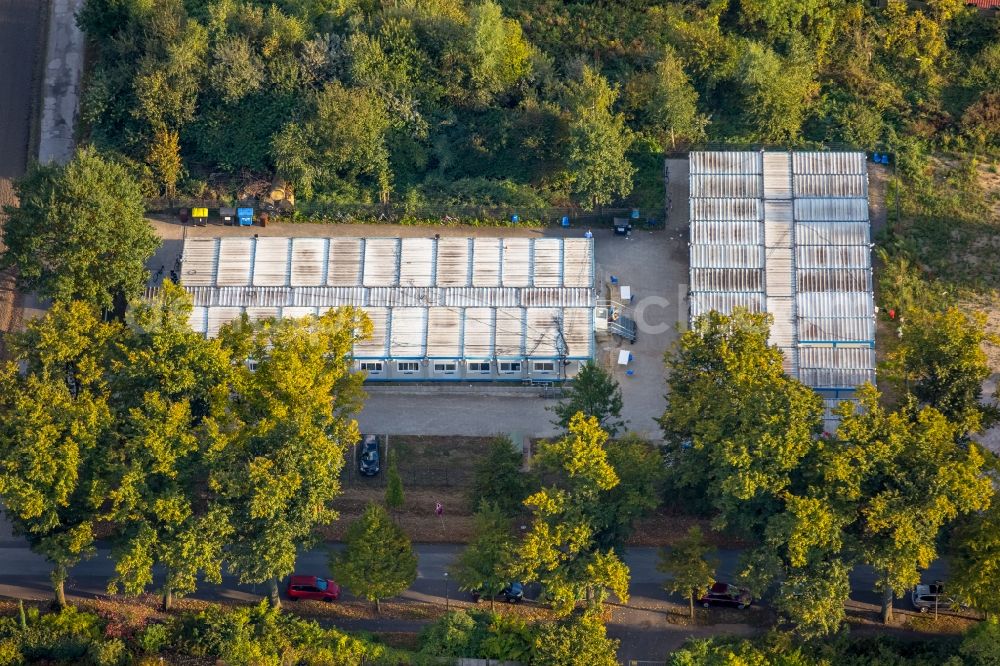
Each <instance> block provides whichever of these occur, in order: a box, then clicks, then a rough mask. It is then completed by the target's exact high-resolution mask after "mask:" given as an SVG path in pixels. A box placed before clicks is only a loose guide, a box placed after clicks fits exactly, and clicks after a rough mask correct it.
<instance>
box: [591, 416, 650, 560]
mask: <svg viewBox="0 0 1000 666" xmlns="http://www.w3.org/2000/svg"><path fill="white" fill-rule="evenodd" d="M606 451H607V454H608V462H609V463H610V464H611V467H612V468H613V469H614V470H615V474H616V475H617V476H618V485H617V486H615V487H614V488H612V489H611V490H609V491H608V492H607V493H606V494H605V495H604V497H602V498H601V501H600V502H599V503H598V504H597V506H596V507H595V508H594V511H593V514H592V515H593V519H594V530H595V531H594V540H595V542H596V543H597V545H598V546H599V547H600V548H614V549H619V548H622V547H624V546H625V542H626V541H628V538H629V536H631V534H632V531H633V529H634V528H635V522H636V521H637V520H638V519H639V518H642V517H643V516H646V515H648V514H649V513H651V512H652V511H654V510H656V508H657V507H659V506H660V502H661V501H662V499H663V484H664V480H665V479H666V476H667V470H666V467H665V466H664V464H663V456H661V455H660V452H659V450H658V449H657V447H656V446H654V445H653V444H651V443H650V442H648V441H646V440H645V439H643V438H642V437H640V436H639V435H636V434H635V433H627V434H626V435H625V436H624V437H622V438H620V439H618V440H615V441H614V442H611V443H610V444H609V445H608V446H607V447H606Z"/></svg>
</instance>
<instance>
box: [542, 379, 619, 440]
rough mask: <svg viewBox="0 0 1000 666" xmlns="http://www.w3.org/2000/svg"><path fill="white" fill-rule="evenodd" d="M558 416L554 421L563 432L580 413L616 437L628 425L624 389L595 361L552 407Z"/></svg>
mask: <svg viewBox="0 0 1000 666" xmlns="http://www.w3.org/2000/svg"><path fill="white" fill-rule="evenodd" d="M549 409H551V411H552V412H554V413H555V415H556V417H557V418H556V420H555V421H554V422H553V423H554V425H557V426H559V427H561V428H563V429H565V428H567V427H568V426H569V422H570V419H572V418H573V416H574V415H575V414H576V413H577V412H583V413H584V414H586V415H587V416H593V417H595V418H596V419H597V421H598V423H599V424H600V426H601V428H603V429H604V430H605V431H606V432H607V433H608V434H609V435H610V436H612V437H614V436H615V434H617V433H618V430H619V429H621V428H623V427H624V426H625V422H624V421H622V419H621V412H622V390H621V387H620V386H618V382H617V381H616V380H615V378H614V377H612V376H611V373H610V372H608V371H607V370H605V369H604V368H602V367H601V366H599V365H598V364H597V363H594V362H593V361H588V362H587V363H584V364H583V366H582V367H581V368H580V372H579V373H578V374H577V375H576V377H574V378H573V381H572V382H570V384H569V388H568V389H567V390H566V397H565V398H564V399H563V400H562V401H561V402H560V403H559V404H558V405H556V406H554V407H551V408H549Z"/></svg>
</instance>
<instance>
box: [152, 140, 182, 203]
mask: <svg viewBox="0 0 1000 666" xmlns="http://www.w3.org/2000/svg"><path fill="white" fill-rule="evenodd" d="M146 163H147V164H148V165H149V166H150V168H152V169H153V173H154V174H155V176H156V179H157V181H158V182H159V183H160V185H162V186H163V193H164V194H165V195H166V196H167V197H170V198H172V197H173V196H174V195H175V194H176V193H177V179H178V178H180V176H181V171H182V170H183V168H184V165H183V164H182V163H181V148H180V145H179V144H178V134H177V132H171V131H169V130H160V131H159V132H157V133H156V135H155V136H154V137H153V142H152V143H151V144H150V146H149V155H148V156H147V157H146Z"/></svg>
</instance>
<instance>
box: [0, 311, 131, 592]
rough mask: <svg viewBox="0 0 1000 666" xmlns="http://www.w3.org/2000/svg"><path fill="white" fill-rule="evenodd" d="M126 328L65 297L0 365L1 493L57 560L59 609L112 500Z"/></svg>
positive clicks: (17, 519) (16, 518)
mask: <svg viewBox="0 0 1000 666" xmlns="http://www.w3.org/2000/svg"><path fill="white" fill-rule="evenodd" d="M118 332H119V329H118V327H117V325H114V324H106V323H103V322H102V321H101V320H100V318H99V317H98V316H97V314H96V312H95V311H94V309H93V308H92V307H91V306H88V305H85V304H83V303H79V302H74V303H56V304H54V305H53V307H52V309H50V310H49V312H48V313H47V314H46V315H45V317H43V318H42V319H36V320H34V321H31V322H29V323H28V325H27V330H26V331H25V332H24V333H22V334H19V335H16V336H15V337H14V339H13V341H12V344H10V349H11V355H12V361H9V362H6V363H4V364H3V365H2V366H0V499H2V501H3V505H4V512H5V513H6V514H7V517H8V519H9V520H10V522H11V524H12V526H13V529H14V531H15V533H17V534H21V535H23V536H24V537H25V539H27V541H28V545H29V546H30V547H31V549H32V550H33V551H34V552H36V553H38V554H39V555H41V556H43V557H44V558H45V559H46V560H48V561H49V562H50V563H51V564H52V575H51V579H52V587H53V591H54V594H55V602H56V604H57V605H58V606H59V607H64V606H65V605H66V596H65V592H64V583H65V581H66V577H67V575H68V572H69V569H70V568H71V567H72V566H74V565H75V564H76V563H78V562H79V561H80V560H81V559H83V558H85V557H88V556H90V555H92V554H93V550H94V549H93V542H94V524H95V523H96V522H97V521H98V520H100V518H101V515H102V508H103V505H104V503H105V499H106V495H105V492H104V488H103V486H102V484H101V483H100V479H101V476H102V473H103V472H104V470H105V465H106V459H105V458H106V450H107V449H106V445H107V435H108V432H109V430H110V429H111V428H112V425H113V419H112V415H111V409H110V406H109V395H108V390H107V385H106V381H105V377H104V375H103V364H104V360H103V359H104V356H105V353H106V345H107V344H108V341H109V340H111V339H112V338H113V337H114V336H116V335H117V334H118ZM18 362H20V363H22V364H23V367H24V370H23V372H22V371H21V368H19V367H18Z"/></svg>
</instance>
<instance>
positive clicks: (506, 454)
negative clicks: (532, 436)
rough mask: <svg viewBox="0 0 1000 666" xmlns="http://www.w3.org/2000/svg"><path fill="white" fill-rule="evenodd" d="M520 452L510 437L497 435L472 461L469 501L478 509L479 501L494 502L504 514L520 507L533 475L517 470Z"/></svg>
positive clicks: (514, 512) (474, 508) (532, 481)
mask: <svg viewBox="0 0 1000 666" xmlns="http://www.w3.org/2000/svg"><path fill="white" fill-rule="evenodd" d="M523 463H524V456H523V455H522V454H521V452H520V451H518V450H516V449H515V446H514V443H513V442H512V441H511V440H510V437H508V436H506V435H499V436H497V437H495V438H493V441H491V442H490V446H489V450H488V451H487V453H486V455H485V456H484V457H483V458H482V459H481V460H480V461H479V462H478V463H477V464H476V469H475V473H474V476H473V480H472V487H471V488H470V490H469V505H470V507H471V508H472V509H473V510H476V509H478V508H479V507H480V506H481V505H482V504H483V502H487V503H490V504H494V505H496V506H497V507H498V508H499V509H500V511H501V512H502V513H503V514H504V515H505V516H513V515H514V514H516V513H517V512H518V511H520V510H521V509H522V508H523V504H522V502H523V501H524V498H525V497H527V496H528V494H529V493H530V492H531V488H532V486H533V485H534V479H532V477H531V476H530V475H529V474H528V473H527V472H523V471H522V470H521V467H522V465H523Z"/></svg>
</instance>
